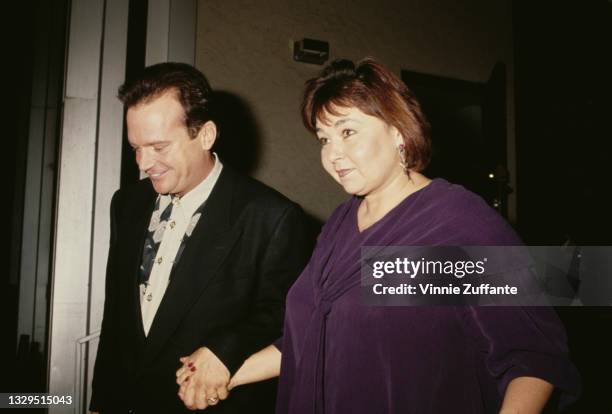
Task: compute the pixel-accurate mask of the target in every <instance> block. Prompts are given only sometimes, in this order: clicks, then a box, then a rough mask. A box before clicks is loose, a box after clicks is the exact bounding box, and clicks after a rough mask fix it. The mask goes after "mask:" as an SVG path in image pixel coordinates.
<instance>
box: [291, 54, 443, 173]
mask: <svg viewBox="0 0 612 414" xmlns="http://www.w3.org/2000/svg"><path fill="white" fill-rule="evenodd" d="M350 107H355V108H358V109H359V110H361V111H362V112H363V113H365V114H367V115H370V116H375V117H377V118H379V119H381V120H382V121H384V122H385V123H387V125H391V126H393V127H395V128H396V129H397V130H398V131H399V132H400V133H401V134H402V137H403V139H404V145H405V149H406V164H407V167H408V168H409V169H410V170H412V171H417V172H418V171H422V170H423V169H424V168H425V167H426V166H427V164H428V163H429V159H430V153H431V145H430V140H429V124H428V122H427V120H426V119H425V116H424V115H423V112H422V111H421V106H420V104H419V102H418V101H417V99H416V97H415V96H414V94H413V93H412V91H411V90H410V89H408V87H407V86H406V85H405V84H404V82H402V81H401V80H400V79H399V78H398V77H397V76H396V75H395V74H394V73H393V72H391V71H389V70H388V69H386V68H385V67H384V66H382V65H381V64H380V63H378V62H376V61H375V60H374V59H372V58H366V59H363V60H362V61H360V62H358V63H357V65H355V64H354V63H353V62H351V61H350V60H343V59H341V60H335V61H333V62H331V63H330V64H329V65H328V66H326V67H325V69H323V71H322V72H321V75H320V76H319V77H317V78H314V79H310V80H309V81H307V82H306V89H305V91H304V98H303V100H302V120H303V122H304V125H305V126H306V128H307V129H308V130H309V131H311V132H313V133H316V129H317V127H316V123H317V120H319V121H323V122H325V114H331V115H334V116H338V115H340V113H339V112H338V110H339V109H341V108H350Z"/></svg>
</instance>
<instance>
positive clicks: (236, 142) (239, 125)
mask: <svg viewBox="0 0 612 414" xmlns="http://www.w3.org/2000/svg"><path fill="white" fill-rule="evenodd" d="M213 102H214V109H213V117H214V119H215V123H216V124H217V128H218V129H219V134H218V136H217V142H216V143H215V145H214V147H213V149H214V151H215V152H217V153H218V154H219V157H220V158H221V160H222V161H223V163H224V164H227V165H229V166H231V167H232V168H233V169H235V170H236V171H239V172H241V173H243V174H246V175H252V174H253V171H255V169H256V168H257V166H258V165H259V158H260V155H261V133H260V128H259V125H258V123H257V120H256V119H255V116H254V115H253V112H252V110H251V108H250V107H249V105H248V104H247V103H246V102H245V101H244V100H243V99H242V98H240V97H239V96H237V95H234V94H232V93H230V92H226V91H215V92H214V93H213Z"/></svg>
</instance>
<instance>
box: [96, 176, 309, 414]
mask: <svg viewBox="0 0 612 414" xmlns="http://www.w3.org/2000/svg"><path fill="white" fill-rule="evenodd" d="M156 197H157V194H156V193H155V191H154V190H153V188H152V186H151V184H150V182H149V180H142V181H141V182H139V183H138V185H137V186H135V187H133V188H130V189H126V190H119V191H117V192H116V193H115V195H114V197H113V200H112V203H111V240H110V249H109V257H108V264H107V274H106V299H105V303H104V317H103V322H102V331H101V335H100V343H99V348H98V354H97V359H96V364H95V370H94V378H93V392H92V399H91V405H90V409H91V410H92V411H100V412H101V413H107V412H129V410H132V412H138V413H140V412H160V413H174V412H183V411H185V412H189V411H187V410H186V409H185V407H184V406H183V404H182V402H181V401H180V399H179V398H178V396H177V392H178V386H177V385H176V382H175V381H176V378H175V372H176V370H177V369H178V368H179V367H180V362H179V357H181V356H185V355H189V354H191V353H192V352H193V351H195V350H196V349H197V348H199V347H202V346H206V347H208V348H210V349H211V350H212V351H213V352H214V353H215V355H217V357H218V358H219V359H220V360H221V361H223V363H224V364H225V366H226V367H227V368H228V369H229V371H230V372H231V373H232V374H233V373H234V372H235V371H236V370H237V369H238V368H239V367H240V365H241V364H242V362H243V361H244V360H245V359H246V358H247V357H248V356H249V355H251V354H252V353H254V352H256V351H258V350H260V349H262V348H264V347H265V346H267V345H269V344H271V343H272V342H273V341H274V340H275V339H277V338H278V337H279V336H281V328H282V322H283V315H284V302H285V295H286V293H287V290H288V289H289V287H290V286H291V284H292V283H293V281H294V280H295V279H296V278H297V276H298V275H299V273H300V272H301V270H302V268H303V267H304V265H305V263H306V261H307V259H308V257H309V255H310V249H311V246H312V245H311V241H310V240H309V237H308V236H307V231H306V229H305V219H304V215H303V212H302V210H301V209H300V207H299V206H298V205H297V204H295V203H293V202H291V201H289V200H288V199H287V198H285V197H284V196H282V195H281V194H279V193H278V192H276V191H274V190H272V189H271V188H269V187H267V186H265V185H263V184H261V183H260V182H258V181H256V180H253V179H251V178H248V177H244V176H240V175H239V174H237V173H235V172H233V171H232V170H230V169H229V168H228V167H224V168H223V170H222V172H221V175H220V177H219V179H218V181H217V183H216V184H215V186H214V188H213V191H212V193H211V194H210V197H209V198H208V200H207V201H206V204H205V207H204V210H203V212H202V216H201V217H200V220H199V222H198V224H197V226H196V228H195V229H194V231H193V233H192V234H191V237H190V238H189V240H188V241H187V243H186V245H185V249H184V250H183V253H182V255H181V257H180V261H179V262H178V263H177V264H176V265H175V266H174V268H173V270H172V273H171V275H170V283H169V285H168V288H167V290H166V293H165V295H164V298H163V300H162V302H161V304H160V306H159V309H158V311H157V314H156V316H155V319H154V321H153V324H152V326H151V329H150V331H149V335H148V336H145V334H144V329H143V325H142V318H141V311H140V299H139V291H138V281H137V275H138V268H139V266H140V264H141V259H142V248H143V244H144V238H145V234H146V229H147V227H148V225H149V220H150V217H151V213H152V210H153V207H154V203H155V199H156ZM274 392H275V383H274V382H270V381H268V382H267V383H261V384H254V385H247V386H243V387H238V388H236V389H234V390H233V391H232V392H231V393H230V396H229V398H228V399H227V400H225V401H222V402H220V403H219V404H218V405H217V406H215V407H210V408H208V409H207V412H211V413H252V412H255V413H257V412H271V411H272V410H273V406H274Z"/></svg>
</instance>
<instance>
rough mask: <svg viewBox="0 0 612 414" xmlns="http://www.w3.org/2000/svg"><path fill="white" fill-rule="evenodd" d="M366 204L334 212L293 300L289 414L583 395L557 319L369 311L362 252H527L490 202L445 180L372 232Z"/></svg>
mask: <svg viewBox="0 0 612 414" xmlns="http://www.w3.org/2000/svg"><path fill="white" fill-rule="evenodd" d="M360 202H361V200H360V199H359V198H352V199H350V200H349V201H347V202H345V203H344V204H342V205H340V206H339V207H338V208H337V209H336V210H335V211H334V213H333V214H332V216H331V217H330V218H329V220H328V221H327V223H326V224H325V226H324V227H323V230H322V232H321V234H320V236H319V240H318V243H317V246H316V248H315V250H314V252H313V255H312V258H311V259H310V262H309V264H308V266H307V267H306V269H305V270H304V271H303V273H302V274H301V276H300V277H299V279H298V280H297V281H296V282H295V284H294V285H293V287H292V288H291V290H290V291H289V294H288V296H287V310H286V317H285V329H284V336H283V338H282V340H280V341H279V342H278V343H277V346H278V347H279V348H280V349H281V351H282V364H281V377H280V381H279V389H278V403H277V413H278V414H285V413H291V414H298V413H299V414H312V413H328V414H329V413H332V414H344V413H350V414H358V413H364V414H366V413H367V414H372V413H456V414H458V413H469V414H478V413H490V412H496V410H498V409H499V407H500V405H501V401H502V399H503V395H504V392H505V389H506V387H507V385H508V383H509V382H510V381H511V380H512V379H514V378H516V377H519V376H535V377H539V378H542V379H545V380H546V381H548V382H550V383H552V384H554V385H555V386H556V387H557V388H558V389H559V390H560V391H561V392H562V393H563V395H562V398H561V400H562V401H566V402H567V401H569V400H571V399H572V398H573V396H576V395H577V394H578V393H579V384H580V382H579V376H578V373H577V372H576V370H575V368H574V367H573V365H572V364H571V363H570V362H569V360H568V358H567V346H566V338H565V332H564V329H563V327H562V325H561V324H560V322H559V320H558V318H557V317H556V314H555V313H554V311H553V310H552V309H548V308H529V309H528V308H518V307H515V308H510V307H506V308H500V307H497V308H494V307H482V308H479V307H469V306H463V307H462V306H455V307H450V306H438V307H434V306H430V307H374V306H366V305H364V304H363V303H362V298H361V291H360V268H359V262H360V248H361V246H367V245H376V246H387V245H518V244H521V241H520V239H519V238H518V237H517V235H516V234H515V233H514V231H513V230H512V228H511V227H510V226H509V225H508V224H507V223H506V222H505V221H504V220H503V219H502V218H501V217H500V216H499V215H498V214H497V213H496V212H495V211H494V210H492V209H491V208H490V207H489V206H488V205H487V204H486V203H485V202H484V201H483V200H482V199H481V198H480V197H478V196H476V195H474V194H473V193H471V192H469V191H467V190H465V189H464V188H463V187H461V186H458V185H452V184H450V183H448V182H447V181H445V180H442V179H436V180H433V181H432V182H431V183H430V184H429V185H428V186H427V187H425V188H423V189H421V190H419V191H417V192H415V193H413V194H411V195H410V196H409V197H407V198H406V199H405V200H403V201H402V202H401V203H400V204H399V205H397V206H396V207H395V208H394V209H393V210H391V211H390V212H389V213H388V214H387V215H386V216H385V217H383V218H382V219H381V220H379V221H378V222H376V223H375V224H374V225H372V226H371V227H369V228H367V229H366V230H364V231H363V232H359V230H358V227H357V208H358V206H359V203H360Z"/></svg>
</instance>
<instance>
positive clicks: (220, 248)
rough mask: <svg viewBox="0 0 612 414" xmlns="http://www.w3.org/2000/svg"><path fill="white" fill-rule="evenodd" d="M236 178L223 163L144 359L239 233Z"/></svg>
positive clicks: (168, 331) (159, 313) (178, 318)
mask: <svg viewBox="0 0 612 414" xmlns="http://www.w3.org/2000/svg"><path fill="white" fill-rule="evenodd" d="M234 182H235V178H234V176H233V173H232V172H231V171H229V170H228V169H227V167H224V168H223V171H222V172H221V175H220V176H219V179H218V181H217V183H216V184H215V187H214V188H213V191H212V192H211V194H210V196H209V198H208V200H207V201H206V204H205V206H204V208H203V210H202V216H201V217H200V220H199V221H198V224H197V225H196V227H195V229H194V230H193V233H192V234H191V237H190V238H189V239H188V241H187V242H186V245H185V250H184V251H183V253H182V256H181V259H180V261H179V263H178V264H177V265H176V267H175V268H174V269H173V270H172V273H171V279H170V280H171V281H170V284H169V285H168V288H167V289H166V293H165V294H164V297H163V299H162V302H161V303H160V306H159V309H158V310H157V313H156V314H155V318H154V320H153V324H152V325H151V329H150V331H149V335H148V337H147V343H146V348H145V355H144V357H143V363H147V361H150V360H151V359H152V358H154V357H155V355H157V353H159V351H161V350H162V349H163V346H164V345H165V343H166V342H167V340H168V339H169V338H170V337H171V336H172V334H173V333H174V331H175V330H176V329H177V328H178V327H179V325H180V321H181V319H182V318H183V317H184V316H185V314H186V313H187V312H188V311H189V309H191V307H192V306H193V304H194V302H195V301H196V300H197V299H198V297H200V295H201V293H202V291H203V290H204V289H205V288H206V286H207V285H208V283H209V282H210V281H211V279H212V278H213V277H214V276H215V274H216V273H217V271H218V268H219V266H220V265H221V263H222V262H223V259H225V258H226V256H227V254H228V253H229V251H230V250H231V247H232V246H233V244H234V243H235V242H236V240H237V239H238V237H239V236H240V234H239V232H237V231H231V217H230V214H231V213H230V210H231V202H232V194H233V189H234Z"/></svg>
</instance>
